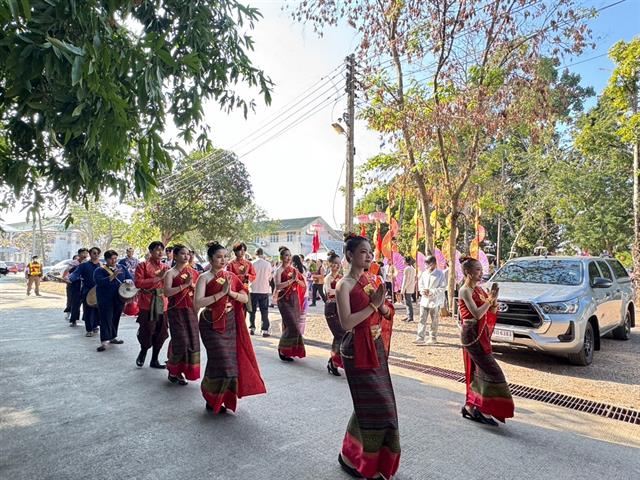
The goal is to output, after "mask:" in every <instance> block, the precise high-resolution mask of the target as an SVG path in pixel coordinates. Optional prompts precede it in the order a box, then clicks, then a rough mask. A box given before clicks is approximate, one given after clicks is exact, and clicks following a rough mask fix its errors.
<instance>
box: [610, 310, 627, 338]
mask: <svg viewBox="0 0 640 480" xmlns="http://www.w3.org/2000/svg"><path fill="white" fill-rule="evenodd" d="M612 333H613V338H615V339H616V340H629V338H631V312H630V311H629V310H627V313H626V314H625V316H624V323H623V324H622V325H620V326H619V327H618V328H616V329H615V330H614V331H613V332H612Z"/></svg>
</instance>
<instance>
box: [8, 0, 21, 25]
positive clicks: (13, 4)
mask: <svg viewBox="0 0 640 480" xmlns="http://www.w3.org/2000/svg"><path fill="white" fill-rule="evenodd" d="M9 10H11V15H13V18H15V19H16V21H17V22H19V21H20V11H19V9H18V2H17V1H16V0H9Z"/></svg>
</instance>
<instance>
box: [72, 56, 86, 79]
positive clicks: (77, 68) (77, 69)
mask: <svg viewBox="0 0 640 480" xmlns="http://www.w3.org/2000/svg"><path fill="white" fill-rule="evenodd" d="M83 62H84V59H83V57H76V58H75V59H74V60H73V67H71V85H72V86H75V85H77V84H78V83H81V82H82V64H83Z"/></svg>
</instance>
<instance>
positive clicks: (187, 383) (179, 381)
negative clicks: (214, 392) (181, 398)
mask: <svg viewBox="0 0 640 480" xmlns="http://www.w3.org/2000/svg"><path fill="white" fill-rule="evenodd" d="M178 383H179V384H180V385H189V382H187V379H186V378H184V376H183V375H181V376H179V377H178Z"/></svg>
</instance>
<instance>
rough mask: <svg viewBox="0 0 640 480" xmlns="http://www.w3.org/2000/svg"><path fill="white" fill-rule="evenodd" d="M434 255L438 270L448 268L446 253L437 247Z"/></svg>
mask: <svg viewBox="0 0 640 480" xmlns="http://www.w3.org/2000/svg"><path fill="white" fill-rule="evenodd" d="M434 256H435V257H436V264H437V267H438V270H444V269H445V268H447V259H446V258H444V254H443V253H442V251H441V250H440V249H439V248H436V249H435V250H434Z"/></svg>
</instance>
